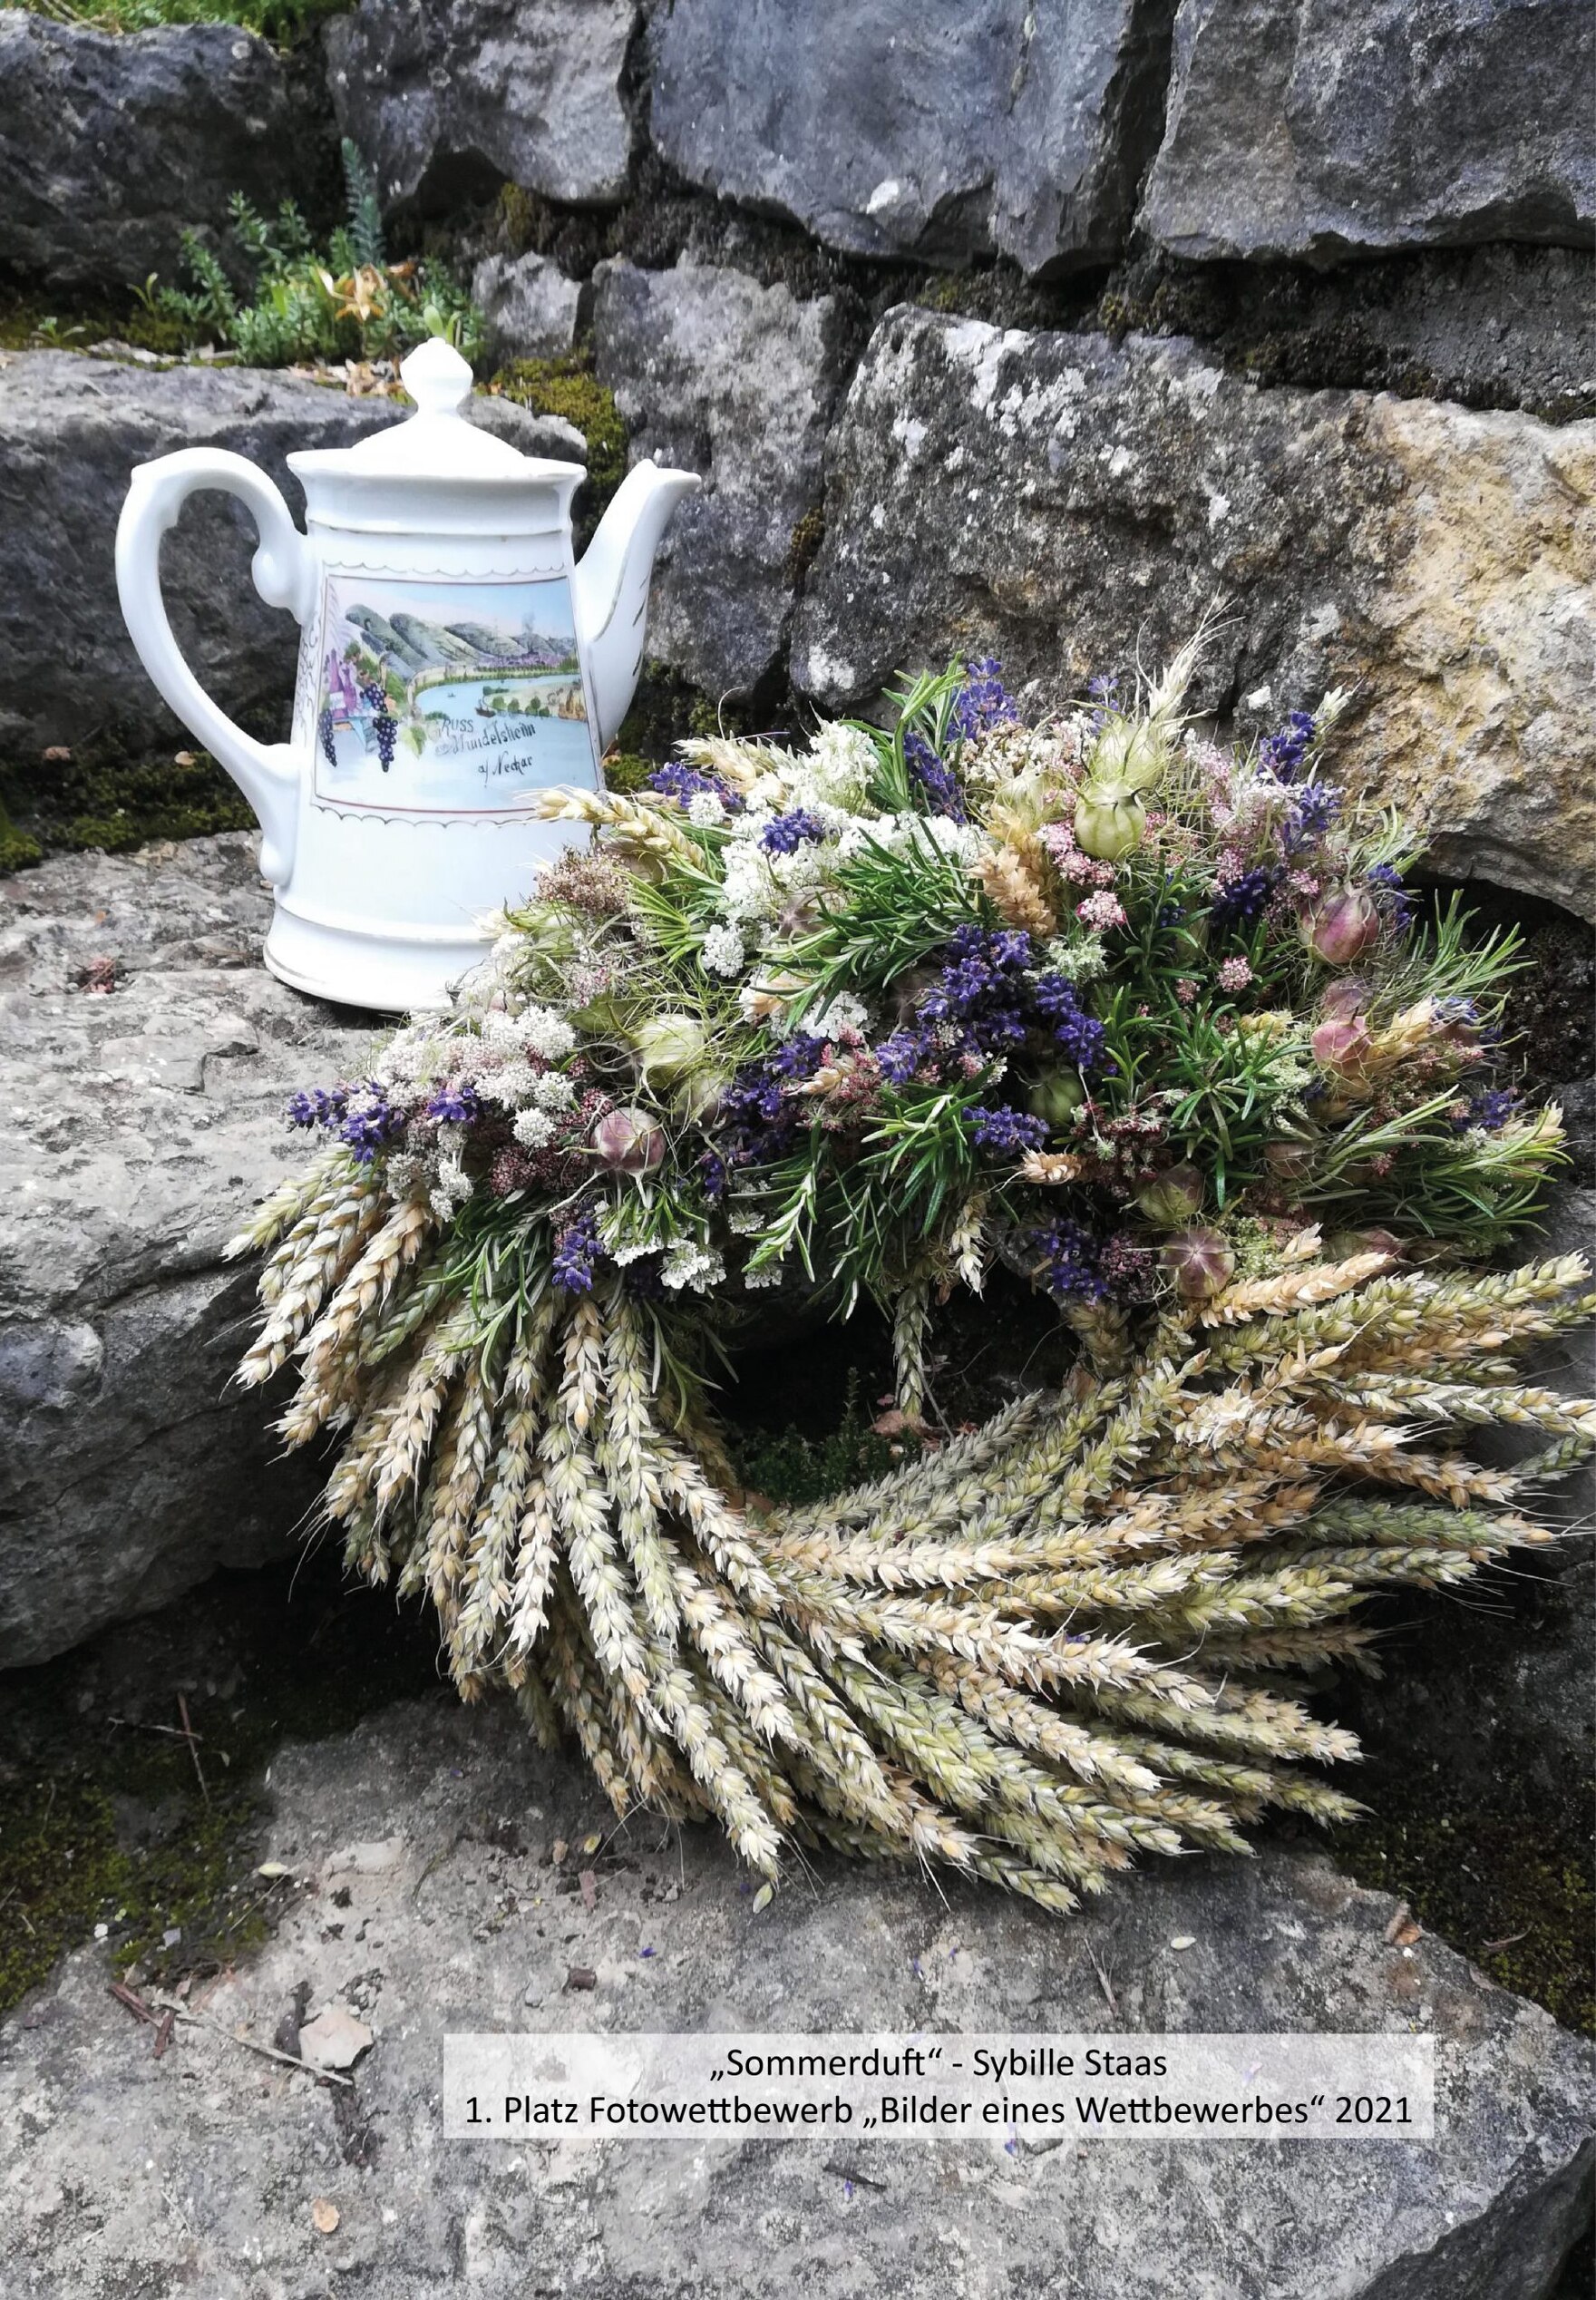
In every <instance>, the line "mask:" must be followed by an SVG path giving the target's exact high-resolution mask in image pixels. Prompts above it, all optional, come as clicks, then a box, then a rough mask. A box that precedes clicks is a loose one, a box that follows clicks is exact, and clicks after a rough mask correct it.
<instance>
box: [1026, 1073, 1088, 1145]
mask: <svg viewBox="0 0 1596 2300" xmlns="http://www.w3.org/2000/svg"><path fill="white" fill-rule="evenodd" d="M1085 1099H1086V1089H1085V1087H1084V1086H1083V1085H1082V1083H1081V1079H1080V1076H1079V1073H1078V1072H1076V1071H1075V1070H1049V1071H1047V1072H1046V1073H1045V1075H1044V1076H1043V1077H1039V1078H1038V1079H1037V1080H1036V1085H1035V1086H1034V1087H1032V1088H1031V1090H1030V1092H1029V1094H1028V1095H1027V1096H1026V1101H1027V1106H1029V1108H1030V1110H1031V1112H1032V1114H1033V1115H1034V1116H1036V1117H1038V1118H1040V1119H1042V1120H1043V1122H1044V1123H1045V1124H1046V1128H1047V1131H1048V1133H1049V1134H1062V1133H1063V1132H1064V1130H1065V1128H1066V1126H1068V1124H1069V1122H1070V1120H1071V1119H1072V1118H1073V1117H1074V1116H1075V1112H1076V1111H1077V1110H1078V1109H1079V1108H1080V1106H1081V1105H1082V1103H1083V1102H1085Z"/></svg>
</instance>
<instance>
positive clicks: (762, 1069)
mask: <svg viewBox="0 0 1596 2300" xmlns="http://www.w3.org/2000/svg"><path fill="white" fill-rule="evenodd" d="M825 1050H826V1042H825V1040H824V1039H823V1038H813V1037H812V1036H811V1035H810V1033H809V1032H808V1031H806V1030H797V1031H794V1032H793V1036H792V1037H791V1038H788V1039H786V1040H785V1041H784V1042H783V1044H782V1045H781V1046H779V1047H777V1048H776V1049H775V1051H774V1053H773V1054H768V1055H766V1056H765V1057H764V1059H763V1060H762V1061H759V1062H744V1063H743V1064H741V1065H740V1066H739V1067H738V1069H737V1071H736V1074H735V1077H733V1079H732V1083H731V1085H730V1086H729V1087H727V1088H726V1090H725V1093H724V1094H723V1095H722V1096H721V1098H720V1109H719V1113H718V1116H717V1122H716V1129H715V1152H714V1154H713V1155H714V1156H715V1163H716V1165H717V1166H718V1167H719V1169H720V1174H721V1186H722V1189H723V1190H724V1188H725V1179H724V1177H725V1171H726V1169H727V1168H728V1167H731V1166H745V1165H769V1164H771V1163H772V1162H773V1161H774V1159H777V1158H780V1157H783V1156H785V1155H786V1153H787V1152H788V1151H789V1150H790V1149H791V1148H792V1147H793V1142H794V1140H795V1138H796V1136H797V1134H798V1130H799V1127H800V1126H802V1125H803V1124H805V1123H807V1118H808V1113H807V1112H806V1111H804V1109H803V1106H802V1104H801V1103H794V1102H793V1098H792V1096H789V1095H788V1094H786V1093H785V1092H784V1091H783V1089H784V1088H785V1087H787V1086H788V1085H790V1084H793V1083H797V1082H801V1081H802V1080H803V1079H805V1078H812V1077H813V1076H814V1074H815V1072H816V1071H817V1070H818V1069H819V1068H820V1066H821V1062H822V1058H823V1057H824V1054H825ZM707 1180H708V1176H707V1174H706V1184H707Z"/></svg>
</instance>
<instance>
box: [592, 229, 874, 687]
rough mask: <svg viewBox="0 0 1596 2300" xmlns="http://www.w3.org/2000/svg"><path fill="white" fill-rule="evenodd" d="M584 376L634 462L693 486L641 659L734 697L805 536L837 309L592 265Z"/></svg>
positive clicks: (774, 645)
mask: <svg viewBox="0 0 1596 2300" xmlns="http://www.w3.org/2000/svg"><path fill="white" fill-rule="evenodd" d="M595 280H596V287H597V297H596V303H595V309H594V350H595V354H596V358H597V365H598V372H599V381H600V382H601V383H604V384H608V385H609V386H610V388H611V389H612V390H613V392H614V394H615V399H616V405H617V406H618V409H619V410H620V413H621V414H622V416H623V417H624V418H625V420H626V423H627V424H628V428H629V430H630V432H631V434H632V454H633V459H634V461H635V460H637V458H638V457H641V456H653V457H656V458H657V460H658V461H660V462H661V463H675V464H678V465H680V466H682V467H684V468H686V470H689V471H696V472H698V473H701V474H702V475H703V478H704V482H705V484H704V490H703V492H702V493H701V494H699V495H696V496H694V497H693V498H692V500H691V501H690V502H686V503H684V504H683V506H682V508H681V510H680V511H679V512H677V513H676V519H675V521H673V523H672V526H671V530H670V532H669V534H668V535H667V538H666V541H665V543H664V545H663V547H662V549H661V551H660V556H659V560H658V563H657V567H656V570H655V580H654V589H653V592H652V594H651V597H650V599H649V609H648V648H649V652H650V654H652V655H655V656H657V657H658V658H660V659H661V660H662V661H664V662H667V663H669V664H671V665H672V666H673V667H675V668H676V669H678V670H681V671H683V672H685V673H686V676H687V677H689V678H690V679H692V680H693V681H694V683H695V684H696V685H697V686H699V687H703V688H704V689H705V691H706V693H708V694H711V695H720V694H725V693H727V692H728V691H731V692H745V691H746V690H747V689H748V688H750V687H753V686H754V683H755V682H756V681H757V680H758V679H759V678H760V677H763V675H764V673H765V672H766V671H767V670H769V669H770V668H772V666H773V665H774V663H775V662H776V660H777V658H778V657H779V656H780V654H781V651H782V647H783V640H784V638H785V633H786V628H787V621H788V618H789V616H790V614H791V610H792V606H793V599H794V597H795V595H796V590H797V584H798V578H799V572H800V564H801V560H802V557H803V546H804V542H805V534H804V522H805V521H811V522H812V523H817V522H818V512H819V506H820V498H821V488H822V451H823V447H824V442H825V434H826V425H827V423H828V421H829V419H830V416H831V414H832V406H833V404H834V401H835V398H836V395H837V391H838V387H839V385H840V383H841V379H842V358H841V350H840V337H841V335H842V328H841V326H840V322H839V316H838V312H837V307H836V304H835V302H834V301H833V299H832V297H819V298H817V299H816V300H814V301H813V302H801V301H799V300H798V299H797V298H796V297H794V296H793V294H792V293H791V291H790V290H789V289H788V288H786V287H780V286H778V287H760V285H759V284H758V282H757V281H756V280H754V279H751V278H748V276H747V275H746V274H745V273H744V272H740V271H732V270H727V269H724V268H719V267H716V266H713V265H698V264H692V263H686V262H684V263H680V264H678V265H676V268H674V269H673V270H671V271H664V272H648V271H640V270H638V269H637V267H636V266H635V265H633V264H629V263H621V262H617V263H606V264H601V265H600V266H599V270H598V272H597V274H596V275H595Z"/></svg>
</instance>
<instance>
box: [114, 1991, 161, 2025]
mask: <svg viewBox="0 0 1596 2300" xmlns="http://www.w3.org/2000/svg"><path fill="white" fill-rule="evenodd" d="M107 1985H108V1986H109V1988H110V1991H111V1993H112V1996H113V1997H115V1999H116V2001H117V2003H119V2004H125V2005H126V2007H127V2009H128V2011H129V2012H131V2014H132V2015H133V2018H134V2019H135V2020H137V2021H148V2022H149V2023H150V2026H151V2028H152V2029H154V2028H159V2027H160V2025H161V2016H160V2014H159V2013H158V2012H151V2010H150V2007H149V2006H148V2005H147V2004H146V2003H145V2002H144V2000H143V1998H142V1997H141V1995H140V1994H139V1993H138V1991H137V1990H136V1989H130V1988H128V1987H127V1986H126V1985H125V1983H122V1982H121V1981H112V1982H110V1983H107Z"/></svg>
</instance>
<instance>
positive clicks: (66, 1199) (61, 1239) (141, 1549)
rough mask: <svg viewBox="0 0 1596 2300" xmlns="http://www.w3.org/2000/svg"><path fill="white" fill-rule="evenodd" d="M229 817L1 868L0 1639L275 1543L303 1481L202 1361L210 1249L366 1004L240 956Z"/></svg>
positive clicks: (156, 1593)
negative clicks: (138, 846)
mask: <svg viewBox="0 0 1596 2300" xmlns="http://www.w3.org/2000/svg"><path fill="white" fill-rule="evenodd" d="M255 848H256V842H255V840H254V839H253V838H251V837H248V836H247V835H246V834H245V833H242V832H231V833H228V834H227V835H225V836H223V837H220V838H215V839H199V840H196V841H194V842H193V843H190V844H189V845H186V846H177V847H151V848H147V849H146V850H145V851H144V852H143V853H138V854H133V855H127V856H110V855H102V854H88V855H78V856H72V857H70V858H63V859H60V860H57V861H55V862H46V863H45V864H44V866H43V867H42V868H41V869H39V870H37V871H29V872H24V873H23V874H22V875H20V876H19V877H15V878H8V879H0V1168H3V1169H4V1172H5V1178H6V1187H5V1197H4V1200H3V1201H0V1422H3V1423H4V1427H5V1447H4V1449H3V1450H0V1661H3V1662H5V1663H7V1664H15V1663H16V1662H31V1661H40V1660H43V1659H44V1658H46V1657H47V1656H48V1655H49V1654H51V1653H54V1652H60V1651H61V1650H62V1649H63V1647H65V1646H68V1645H72V1644H74V1643H76V1642H77V1641H78V1640H79V1639H80V1638H83V1637H86V1636H89V1635H91V1634H92V1632H94V1631H95V1630H97V1629H101V1628H102V1627H103V1626H104V1625H105V1624H106V1623H108V1622H112V1621H115V1620H116V1619H118V1618H119V1616H121V1615H122V1614H124V1613H135V1612H143V1611H146V1610H147V1609H148V1608H150V1607H151V1606H153V1605H158V1604H161V1603H163V1602H164V1601H165V1600H166V1599H167V1598H169V1597H172V1596H175V1595H176V1594H177V1593H179V1592H180V1591H181V1590H184V1589H186V1588H188V1587H190V1585H191V1584H193V1583H195V1582H197V1581H199V1580H201V1579H203V1577H204V1576H205V1575H206V1574H209V1573H210V1572H211V1571H212V1570H213V1569H214V1568H215V1567H216V1566H217V1565H219V1564H229V1565H248V1564H257V1563H258V1562H259V1561H260V1560H261V1559H262V1558H263V1557H266V1556H268V1555H270V1554H280V1553H281V1552H282V1551H283V1550H284V1549H286V1548H287V1547H288V1546H289V1545H291V1544H292V1542H293V1539H294V1537H295V1534H296V1530H297V1525H298V1522H299V1519H300V1516H301V1514H302V1512H303V1510H304V1509H305V1507H306V1506H307V1504H308V1503H309V1502H310V1500H311V1499H312V1498H313V1496H314V1493H315V1487H316V1471H315V1467H314V1465H312V1464H308V1463H307V1464H304V1465H301V1464H300V1463H298V1462H297V1461H295V1462H292V1463H279V1462H277V1461H276V1460H275V1459H274V1457H275V1456H276V1455H277V1453H278V1452H279V1450H280V1449H279V1447H278V1445H277V1440H276V1438H275V1437H273V1435H272V1432H271V1428H270V1418H271V1411H270V1408H269V1407H268V1408H264V1409H263V1407H262V1403H261V1399H260V1398H259V1397H258V1395H254V1394H251V1393H248V1392H239V1391H237V1390H233V1391H229V1389H228V1387H227V1384H228V1379H229V1375H230V1374H231V1372H232V1369H233V1367H234V1366H235V1365H236V1363H237V1362H238V1357H239V1356H240V1354H241V1350H242V1347H243V1346H244V1345H245V1343H246V1341H247V1333H248V1316H249V1311H250V1307H251V1301H252V1297H253V1291H254V1281H253V1275H252V1273H251V1272H248V1271H240V1270H238V1269H237V1268H235V1267H233V1266H231V1265H228V1264H224V1263H223V1262H222V1260H221V1249H222V1246H223V1245H224V1244H225V1243H226V1241H227V1239H228V1237H229V1234H230V1233H232V1232H233V1231H234V1230H236V1229H237V1228H238V1223H239V1222H240V1220H241V1218H242V1217H243V1216H244V1215H245V1214H246V1213H248V1209H249V1206H250V1204H252V1202H253V1200H254V1199H255V1198H256V1197H257V1196H258V1195H262V1194H264V1193H265V1192H266V1191H267V1190H268V1189H270V1188H272V1187H274V1186H275V1184H277V1182H279V1181H281V1180H282V1178H283V1176H284V1175H285V1174H288V1173H291V1172H292V1171H293V1170H294V1169H295V1168H296V1167H297V1166H298V1165H301V1164H302V1163H303V1159H304V1155H305V1150H304V1144H303V1140H302V1139H301V1138H297V1137H295V1136H293V1135H290V1134H289V1133H288V1131H287V1127H286V1126H283V1125H282V1124H281V1122H280V1121H281V1113H282V1108H283V1105H284V1103H285V1101H286V1099H287V1096H288V1094H289V1093H290V1092H291V1091H292V1089H293V1088H294V1087H296V1086H298V1085H301V1084H304V1083H306V1082H307V1080H308V1081H310V1082H312V1083H314V1082H315V1081H316V1080H318V1079H321V1078H324V1077H327V1076H329V1075H330V1076H332V1077H342V1076H345V1075H346V1074H347V1073H348V1071H349V1069H350V1068H351V1067H352V1066H357V1065H358V1062H359V1060H360V1057H361V1054H362V1052H363V1050H364V1049H365V1048H366V1047H367V1046H368V1045H369V1044H370V1042H371V1038H372V1035H373V1030H374V1028H375V1025H374V1024H372V1023H369V1022H366V1021H364V1020H363V1019H362V1018H360V1017H358V1016H355V1015H353V1014H349V1013H345V1012H340V1011H339V1010H337V1009H332V1008H328V1007H324V1006H319V1005H317V1004H316V1002H315V1001H314V1000H312V999H305V998H301V997H300V996H299V994H298V993H297V991H294V990H289V989H285V988H284V987H283V985H282V984H281V983H280V982H277V981H275V980H274V979H272V977H271V976H270V975H268V973H267V972H266V970H265V969H264V967H263V966H262V965H261V964H260V943H261V939H262V936H263V934H264V932H265V929H266V925H267V921H268V914H269V910H270V900H269V897H268V894H267V892H266V890H265V888H264V887H263V885H262V884H261V882H260V878H259V875H258V872H257V870H256V868H255Z"/></svg>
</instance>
